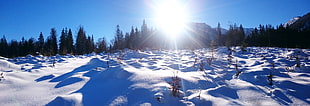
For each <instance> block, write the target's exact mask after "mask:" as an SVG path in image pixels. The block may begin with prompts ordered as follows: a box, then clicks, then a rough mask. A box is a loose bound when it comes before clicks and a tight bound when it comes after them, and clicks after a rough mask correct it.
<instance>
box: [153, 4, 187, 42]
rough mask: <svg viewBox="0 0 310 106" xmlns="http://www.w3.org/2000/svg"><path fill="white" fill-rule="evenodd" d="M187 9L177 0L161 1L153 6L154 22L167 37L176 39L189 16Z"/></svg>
mask: <svg viewBox="0 0 310 106" xmlns="http://www.w3.org/2000/svg"><path fill="white" fill-rule="evenodd" d="M187 10H188V9H187V8H186V6H185V4H182V2H180V1H178V0H166V1H162V2H160V3H158V4H157V6H156V7H155V16H156V17H155V22H156V24H157V26H158V27H159V29H161V30H162V31H163V32H164V33H165V34H166V35H167V37H168V39H176V37H177V36H178V35H180V34H182V31H184V30H185V27H186V24H187V23H188V17H189V16H188V12H187Z"/></svg>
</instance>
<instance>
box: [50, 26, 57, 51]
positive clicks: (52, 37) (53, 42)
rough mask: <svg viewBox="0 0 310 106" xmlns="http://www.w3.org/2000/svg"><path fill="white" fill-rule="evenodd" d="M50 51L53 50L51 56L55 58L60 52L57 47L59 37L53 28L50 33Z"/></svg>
mask: <svg viewBox="0 0 310 106" xmlns="http://www.w3.org/2000/svg"><path fill="white" fill-rule="evenodd" d="M50 34H51V35H50V38H49V39H50V43H51V45H50V49H51V55H52V56H54V55H56V54H57V51H58V45H57V35H56V29H55V28H52V29H51V33H50Z"/></svg>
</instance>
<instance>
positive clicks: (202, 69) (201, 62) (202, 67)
mask: <svg viewBox="0 0 310 106" xmlns="http://www.w3.org/2000/svg"><path fill="white" fill-rule="evenodd" d="M204 66H205V64H204V63H203V61H202V60H201V61H200V63H199V71H204Z"/></svg>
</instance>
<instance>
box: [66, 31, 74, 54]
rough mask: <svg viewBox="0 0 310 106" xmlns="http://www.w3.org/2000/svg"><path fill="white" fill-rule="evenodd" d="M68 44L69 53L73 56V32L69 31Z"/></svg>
mask: <svg viewBox="0 0 310 106" xmlns="http://www.w3.org/2000/svg"><path fill="white" fill-rule="evenodd" d="M66 42H67V53H69V54H71V53H73V52H74V46H73V37H72V31H71V29H69V31H68V36H67V39H66Z"/></svg>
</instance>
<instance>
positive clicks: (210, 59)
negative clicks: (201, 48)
mask: <svg viewBox="0 0 310 106" xmlns="http://www.w3.org/2000/svg"><path fill="white" fill-rule="evenodd" d="M212 58H213V57H211V58H207V63H208V65H209V66H211V65H212V60H213V59H212Z"/></svg>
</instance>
